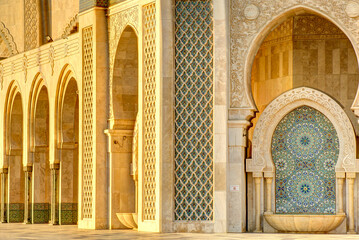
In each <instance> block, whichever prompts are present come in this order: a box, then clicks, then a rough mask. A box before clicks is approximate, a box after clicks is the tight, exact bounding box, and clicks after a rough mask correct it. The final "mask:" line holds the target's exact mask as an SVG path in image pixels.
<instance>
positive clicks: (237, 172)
mask: <svg viewBox="0 0 359 240" xmlns="http://www.w3.org/2000/svg"><path fill="white" fill-rule="evenodd" d="M249 125H250V122H249V121H247V120H229V121H228V135H229V140H228V145H229V146H228V159H229V160H228V161H229V163H228V175H229V177H228V185H229V186H230V187H231V186H236V187H237V186H238V190H237V191H233V190H230V191H229V192H228V202H229V203H228V205H229V210H228V231H229V232H245V231H246V222H247V220H246V194H245V192H246V183H247V182H246V170H245V161H246V160H245V158H246V157H245V156H246V154H245V151H246V147H247V128H248V126H249Z"/></svg>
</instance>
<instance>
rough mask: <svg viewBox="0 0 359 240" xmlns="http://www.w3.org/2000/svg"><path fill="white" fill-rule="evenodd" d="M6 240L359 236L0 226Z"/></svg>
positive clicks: (290, 239)
mask: <svg viewBox="0 0 359 240" xmlns="http://www.w3.org/2000/svg"><path fill="white" fill-rule="evenodd" d="M7 239H49V240H50V239H51V240H52V239H86V240H93V239H101V240H102V239H146V240H155V239H160V240H165V239H166V240H167V239H169V240H171V239H181V240H182V239H199V240H209V239H249V240H255V239H259V240H274V239H275V240H295V239H320V240H332V239H333V240H334V239H335V240H342V239H359V235H324V234H323V235H322V234H318V235H309V234H253V233H242V234H234V233H230V234H199V233H172V234H168V233H163V234H157V233H139V232H136V231H127V230H96V231H95V230H81V229H77V226H51V225H45V224H38V225H25V224H21V223H19V224H17V223H11V224H6V223H5V224H0V240H7Z"/></svg>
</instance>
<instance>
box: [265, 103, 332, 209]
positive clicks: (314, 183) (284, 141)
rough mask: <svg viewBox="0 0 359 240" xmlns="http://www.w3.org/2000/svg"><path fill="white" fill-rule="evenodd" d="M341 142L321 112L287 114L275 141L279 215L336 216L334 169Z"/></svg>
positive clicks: (301, 110) (308, 110) (304, 110)
mask: <svg viewBox="0 0 359 240" xmlns="http://www.w3.org/2000/svg"><path fill="white" fill-rule="evenodd" d="M338 155H339V139H338V136H337V132H336V130H335V128H334V126H333V124H332V123H331V122H330V121H329V119H328V118H327V117H325V116H324V115H323V114H322V113H320V112H319V111H317V110H315V109H313V108H311V107H308V106H302V107H299V108H296V109H295V110H293V111H292V112H290V113H288V114H287V115H286V116H285V117H284V118H283V119H282V120H281V121H280V123H279V124H278V126H277V127H276V129H275V131H274V134H273V138H272V158H273V161H274V164H275V167H276V181H275V194H276V200H275V203H276V213H282V214H335V165H336V162H337V159H338Z"/></svg>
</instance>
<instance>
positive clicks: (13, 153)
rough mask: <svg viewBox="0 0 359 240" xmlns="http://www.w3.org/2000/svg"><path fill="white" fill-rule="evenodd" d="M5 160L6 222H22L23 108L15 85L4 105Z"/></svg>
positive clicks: (23, 197)
mask: <svg viewBox="0 0 359 240" xmlns="http://www.w3.org/2000/svg"><path fill="white" fill-rule="evenodd" d="M4 134H5V138H4V139H5V143H4V144H5V151H6V152H5V154H4V155H5V158H6V162H7V163H8V172H7V178H8V180H7V186H5V188H6V190H5V192H6V198H5V199H4V200H5V203H6V205H7V206H6V218H7V222H23V221H24V209H25V205H24V200H25V184H24V183H25V182H24V180H25V177H24V171H23V164H22V149H23V148H22V146H23V108H22V98H21V94H20V92H19V89H18V87H17V85H16V84H15V83H13V84H12V85H11V86H10V90H9V92H8V96H7V102H6V105H5V133H4Z"/></svg>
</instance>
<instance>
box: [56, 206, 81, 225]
mask: <svg viewBox="0 0 359 240" xmlns="http://www.w3.org/2000/svg"><path fill="white" fill-rule="evenodd" d="M77 205H78V204H77V203H60V208H61V210H60V224H61V225H69V224H77Z"/></svg>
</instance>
